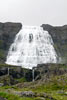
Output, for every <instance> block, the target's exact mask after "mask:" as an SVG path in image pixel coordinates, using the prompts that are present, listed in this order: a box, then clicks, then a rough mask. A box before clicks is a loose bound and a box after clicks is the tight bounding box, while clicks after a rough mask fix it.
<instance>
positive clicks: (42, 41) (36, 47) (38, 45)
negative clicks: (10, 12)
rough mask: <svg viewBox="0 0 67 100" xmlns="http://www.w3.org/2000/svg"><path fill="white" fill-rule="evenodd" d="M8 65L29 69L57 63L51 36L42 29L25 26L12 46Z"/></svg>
mask: <svg viewBox="0 0 67 100" xmlns="http://www.w3.org/2000/svg"><path fill="white" fill-rule="evenodd" d="M6 63H7V64H10V65H16V66H22V67H23V68H28V69H32V68H33V67H36V66H37V64H45V63H57V54H56V52H55V49H54V47H53V40H52V38H51V36H50V34H49V33H48V32H47V31H44V30H43V28H42V27H34V26H23V28H22V29H21V31H20V32H19V33H18V34H17V35H16V37H15V40H14V43H13V44H12V45H11V46H10V49H9V52H8V55H7V60H6Z"/></svg>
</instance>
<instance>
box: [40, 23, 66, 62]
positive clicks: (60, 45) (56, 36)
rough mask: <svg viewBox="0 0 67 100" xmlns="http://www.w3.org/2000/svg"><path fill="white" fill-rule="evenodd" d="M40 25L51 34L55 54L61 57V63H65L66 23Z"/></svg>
mask: <svg viewBox="0 0 67 100" xmlns="http://www.w3.org/2000/svg"><path fill="white" fill-rule="evenodd" d="M42 27H43V29H44V30H47V31H48V32H49V33H50V35H51V36H52V38H53V41H54V47H55V49H56V51H57V54H58V56H59V57H61V58H62V59H61V63H67V25H64V26H58V27H53V26H51V25H48V24H43V25H42Z"/></svg>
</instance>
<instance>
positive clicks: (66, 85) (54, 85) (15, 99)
mask: <svg viewBox="0 0 67 100" xmlns="http://www.w3.org/2000/svg"><path fill="white" fill-rule="evenodd" d="M24 84H26V86H25V85H24ZM8 89H13V90H14V91H33V92H35V93H47V94H48V95H50V96H51V97H53V98H54V99H55V100H67V74H64V75H60V76H52V77H51V80H50V81H49V82H45V83H44V82H43V83H41V84H40V83H38V82H22V83H19V84H18V85H13V86H3V87H0V96H2V97H5V98H7V100H41V99H40V98H39V97H35V98H32V97H31V98H29V97H19V96H17V95H15V94H12V93H11V92H10V93H6V90H8ZM46 100H50V99H46Z"/></svg>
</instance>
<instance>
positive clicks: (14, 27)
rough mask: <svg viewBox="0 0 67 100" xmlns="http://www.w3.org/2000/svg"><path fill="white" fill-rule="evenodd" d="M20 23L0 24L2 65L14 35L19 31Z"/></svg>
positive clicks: (0, 60)
mask: <svg viewBox="0 0 67 100" xmlns="http://www.w3.org/2000/svg"><path fill="white" fill-rule="evenodd" d="M21 27H22V25H21V24H20V23H10V22H8V23H0V63H4V62H5V59H6V55H7V52H8V50H9V47H10V45H11V43H12V42H13V40H14V38H15V35H16V34H17V33H18V32H19V31H20V29H21Z"/></svg>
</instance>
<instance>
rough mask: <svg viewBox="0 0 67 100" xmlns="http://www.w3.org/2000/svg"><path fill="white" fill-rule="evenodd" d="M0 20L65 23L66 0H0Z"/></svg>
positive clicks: (66, 13) (25, 23) (66, 12)
mask: <svg viewBox="0 0 67 100" xmlns="http://www.w3.org/2000/svg"><path fill="white" fill-rule="evenodd" d="M0 22H22V23H23V24H24V25H35V26H36V25H38V26H39V25H41V24H51V25H64V24H67V0H0Z"/></svg>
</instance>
